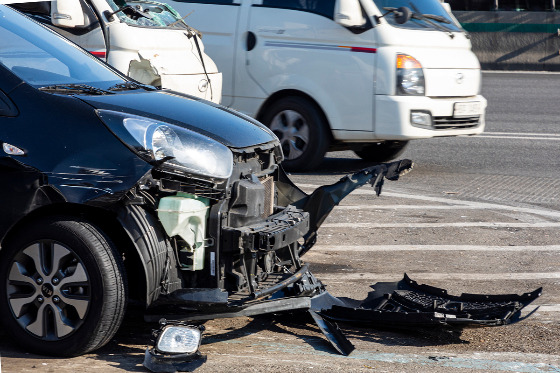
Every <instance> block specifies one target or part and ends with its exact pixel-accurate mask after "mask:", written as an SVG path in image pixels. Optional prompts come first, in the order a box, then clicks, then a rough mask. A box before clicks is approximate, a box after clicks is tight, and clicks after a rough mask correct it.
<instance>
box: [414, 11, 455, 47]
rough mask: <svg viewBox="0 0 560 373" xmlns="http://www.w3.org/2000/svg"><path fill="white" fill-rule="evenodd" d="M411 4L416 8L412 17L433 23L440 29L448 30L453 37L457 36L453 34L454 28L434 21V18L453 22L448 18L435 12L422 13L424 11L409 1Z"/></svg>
mask: <svg viewBox="0 0 560 373" xmlns="http://www.w3.org/2000/svg"><path fill="white" fill-rule="evenodd" d="M409 4H410V7H411V8H412V9H413V10H414V12H413V13H412V15H411V18H414V19H418V20H421V21H424V22H426V23H428V24H430V25H432V26H433V27H435V28H437V29H438V30H440V31H443V32H446V33H447V34H448V35H449V37H450V38H451V39H453V38H454V37H455V35H454V34H453V30H451V29H450V28H448V27H445V26H443V25H440V24H439V23H435V22H432V20H434V21H437V22H440V23H451V22H449V21H448V20H447V19H445V18H444V17H442V16H436V15H435V14H422V12H420V11H419V10H418V8H417V7H416V6H415V5H414V4H413V3H409Z"/></svg>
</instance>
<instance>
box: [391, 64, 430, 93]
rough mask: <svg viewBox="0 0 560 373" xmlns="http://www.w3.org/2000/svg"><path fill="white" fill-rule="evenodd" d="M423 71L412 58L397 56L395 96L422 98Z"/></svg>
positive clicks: (423, 88)
mask: <svg viewBox="0 0 560 373" xmlns="http://www.w3.org/2000/svg"><path fill="white" fill-rule="evenodd" d="M425 85H426V83H425V81H424V71H423V70H422V65H421V64H420V62H418V61H417V60H416V59H415V58H414V57H412V56H408V55H406V54H398V55H397V95H412V96H424V92H425V90H426V89H425Z"/></svg>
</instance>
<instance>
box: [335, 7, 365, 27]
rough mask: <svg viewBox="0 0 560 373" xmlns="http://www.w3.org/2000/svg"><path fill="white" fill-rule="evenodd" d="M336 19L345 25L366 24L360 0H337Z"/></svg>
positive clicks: (357, 25)
mask: <svg viewBox="0 0 560 373" xmlns="http://www.w3.org/2000/svg"><path fill="white" fill-rule="evenodd" d="M334 21H335V22H336V23H338V24H339V25H342V26H344V27H360V26H363V25H365V24H366V19H365V18H364V15H363V13H362V7H361V6H360V1H359V0H336V3H335V5H334Z"/></svg>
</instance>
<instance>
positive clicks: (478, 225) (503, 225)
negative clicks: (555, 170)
mask: <svg viewBox="0 0 560 373" xmlns="http://www.w3.org/2000/svg"><path fill="white" fill-rule="evenodd" d="M321 227H323V228H368V229H374V228H447V227H451V228H560V222H558V223H556V222H541V223H514V222H511V223H508V222H468V221H467V222H462V223H445V222H438V223H355V222H350V223H325V224H322V225H321Z"/></svg>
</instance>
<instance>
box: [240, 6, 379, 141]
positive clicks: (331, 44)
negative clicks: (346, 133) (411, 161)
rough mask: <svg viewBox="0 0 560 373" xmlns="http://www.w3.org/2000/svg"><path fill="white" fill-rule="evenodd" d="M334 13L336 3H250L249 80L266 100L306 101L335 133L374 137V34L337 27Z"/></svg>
mask: <svg viewBox="0 0 560 373" xmlns="http://www.w3.org/2000/svg"><path fill="white" fill-rule="evenodd" d="M334 7H335V0H253V5H252V6H251V9H250V17H249V21H248V37H249V40H250V44H249V45H248V48H247V49H248V50H247V52H246V56H247V57H246V64H245V68H246V70H247V75H248V76H249V77H250V79H252V80H253V81H254V82H255V83H256V84H258V85H259V86H260V87H261V88H262V90H264V91H265V92H266V94H267V95H271V94H272V93H274V92H277V91H280V90H297V91H301V92H304V93H306V94H307V95H310V96H311V97H312V98H313V99H314V100H315V101H316V102H317V103H318V104H319V106H321V108H322V109H323V111H324V112H325V113H326V116H327V118H328V119H329V122H330V124H331V128H332V129H333V130H354V131H355V130H359V131H372V130H373V119H372V118H373V116H372V115H373V109H372V105H373V102H374V100H373V98H374V66H375V58H376V55H375V51H376V49H375V48H376V45H375V44H374V37H373V32H372V30H371V29H368V30H365V31H356V32H353V31H352V30H349V29H347V28H345V27H343V26H341V25H339V24H337V23H335V22H334V21H333V18H334ZM236 94H237V95H240V96H248V95H251V94H252V92H251V91H249V90H247V91H245V92H236Z"/></svg>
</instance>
